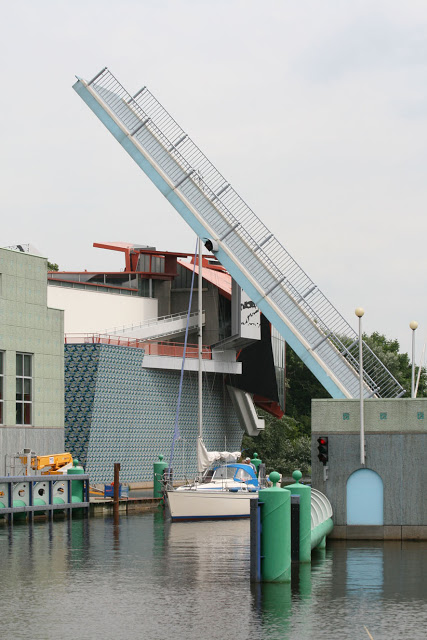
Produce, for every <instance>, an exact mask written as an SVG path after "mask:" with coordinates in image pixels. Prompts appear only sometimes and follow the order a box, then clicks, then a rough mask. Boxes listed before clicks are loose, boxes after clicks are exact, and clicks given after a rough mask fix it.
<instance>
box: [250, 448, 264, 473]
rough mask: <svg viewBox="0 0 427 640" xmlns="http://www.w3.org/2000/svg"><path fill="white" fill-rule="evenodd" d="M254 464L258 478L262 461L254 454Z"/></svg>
mask: <svg viewBox="0 0 427 640" xmlns="http://www.w3.org/2000/svg"><path fill="white" fill-rule="evenodd" d="M251 462H252V464H253V465H254V467H255V469H256V474H257V477H258V471H259V465H260V464H261V463H262V460H261V459H260V458H258V454H257V453H254V457H253V458H252V460H251Z"/></svg>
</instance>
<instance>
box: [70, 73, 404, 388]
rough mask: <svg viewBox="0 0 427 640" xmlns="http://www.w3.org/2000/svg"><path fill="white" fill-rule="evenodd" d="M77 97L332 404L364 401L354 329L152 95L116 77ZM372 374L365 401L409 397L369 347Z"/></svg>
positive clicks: (366, 356) (97, 80) (83, 88)
mask: <svg viewBox="0 0 427 640" xmlns="http://www.w3.org/2000/svg"><path fill="white" fill-rule="evenodd" d="M74 89H75V90H76V92H77V93H78V94H79V95H80V97H81V98H82V99H83V100H84V101H85V102H86V104H87V105H88V106H89V107H90V108H91V109H92V111H93V112H94V113H95V115H96V116H97V117H98V118H99V119H100V120H101V121H102V122H103V123H104V125H105V126H106V127H107V129H108V130H109V131H110V132H111V133H112V134H113V136H114V137H115V138H116V140H117V141H118V142H119V143H120V144H121V145H122V147H123V148H124V149H125V150H126V151H127V153H128V154H129V155H130V156H131V157H132V158H133V160H135V162H136V163H137V164H138V166H139V167H140V168H141V169H142V170H143V171H144V173H146V175H147V176H148V177H149V178H150V180H152V182H154V184H155V185H156V187H157V188H158V189H159V190H160V191H161V192H162V194H163V195H164V196H165V198H166V199H167V200H169V202H170V203H171V205H172V206H173V207H175V209H176V210H177V211H178V213H179V214H180V215H181V216H182V217H183V218H184V220H185V221H186V222H187V223H188V224H189V225H190V227H191V228H192V229H193V231H194V232H195V233H196V234H197V235H198V236H200V237H201V238H202V239H204V241H205V242H206V241H210V242H208V245H207V246H208V248H209V249H211V250H212V251H213V252H214V253H215V255H216V257H217V258H218V260H219V261H220V262H221V264H223V265H224V267H225V268H226V269H227V271H228V272H229V273H230V274H231V276H232V277H233V278H234V279H235V280H236V282H237V283H238V284H239V285H240V286H241V287H242V289H244V291H245V292H246V293H247V294H248V296H249V297H250V298H251V299H252V300H253V302H254V303H255V304H256V305H257V306H258V307H259V309H260V310H261V311H262V313H263V314H264V315H265V316H266V317H267V318H268V320H269V321H270V322H271V323H272V324H273V325H274V327H275V328H276V329H277V330H278V331H279V333H280V334H281V335H282V336H283V338H284V339H285V340H286V342H287V343H288V344H289V345H290V346H291V347H292V349H293V350H294V351H295V352H296V353H297V355H298V356H299V357H300V358H301V359H302V360H303V361H304V363H305V364H306V365H307V367H308V368H309V369H310V370H311V371H312V372H313V374H314V375H315V376H316V378H317V379H318V380H319V381H320V382H321V384H322V385H323V386H324V388H325V389H326V390H327V391H328V392H329V393H330V394H331V396H332V397H333V398H357V397H359V395H360V391H359V388H360V384H359V344H358V336H357V334H356V332H355V331H354V329H353V328H352V327H351V326H350V325H349V324H348V323H347V322H346V320H345V319H344V318H343V317H342V316H341V315H340V313H339V312H338V311H337V310H336V309H335V307H334V306H333V305H332V304H331V303H330V302H329V300H328V299H327V298H326V297H325V296H324V295H323V293H322V292H321V291H320V290H319V288H318V287H317V286H316V285H315V283H314V282H313V281H312V280H311V279H310V278H309V277H308V275H307V274H306V273H305V272H304V271H303V270H302V269H301V267H300V266H299V265H298V264H297V263H296V262H295V260H294V259H293V258H292V257H291V256H290V255H289V253H288V252H287V251H286V249H285V248H284V247H283V246H282V245H281V244H280V242H279V240H277V238H276V237H275V236H274V235H273V233H272V232H271V231H270V230H269V229H267V227H266V226H265V225H264V224H263V223H262V222H261V220H260V219H259V218H258V217H257V216H256V215H255V214H254V212H253V211H252V210H251V209H250V208H249V207H248V205H247V204H246V203H245V202H244V200H242V198H241V197H240V196H239V195H238V194H237V193H236V191H235V190H234V189H233V187H232V185H231V184H230V183H229V182H228V181H227V180H226V179H225V178H224V177H223V176H222V175H221V174H220V173H219V171H217V169H216V168H215V167H214V166H213V165H212V163H211V162H210V161H209V160H208V159H207V158H206V156H205V155H204V154H203V153H202V152H201V151H200V149H199V148H198V147H197V146H196V145H195V144H194V142H193V141H192V140H191V139H190V137H189V136H188V135H187V134H186V133H185V132H184V131H183V130H182V129H181V127H180V126H179V125H178V124H177V123H176V122H175V120H174V119H173V118H172V117H171V116H170V115H169V113H168V112H167V111H166V110H165V109H164V108H163V107H162V105H161V104H160V103H159V102H158V101H157V100H156V99H155V98H154V96H153V95H152V94H151V93H150V91H149V90H148V89H147V88H146V87H143V88H142V89H140V90H139V91H137V92H136V93H135V94H134V95H133V96H132V95H131V94H130V93H128V92H127V91H126V90H125V89H124V88H123V87H122V85H121V84H120V83H119V82H118V81H117V79H116V78H115V77H114V76H113V75H112V73H111V72H110V71H109V70H108V69H107V68H105V69H103V70H102V71H100V72H99V73H98V74H97V75H96V76H95V77H94V78H93V79H92V80H90V81H89V82H86V81H85V80H83V79H81V78H79V79H78V81H77V82H76V84H75V85H74ZM363 368H364V373H363V381H364V385H363V388H364V397H365V398H369V397H380V398H394V397H399V396H401V395H403V394H404V393H405V391H404V389H402V387H401V385H400V384H399V383H398V382H397V380H396V379H395V378H394V377H393V376H392V374H391V373H390V372H389V371H388V370H387V369H386V367H385V366H384V365H383V364H382V362H381V361H380V360H379V359H378V358H377V357H376V356H375V354H374V353H373V352H372V351H371V349H370V348H369V347H368V345H366V344H363Z"/></svg>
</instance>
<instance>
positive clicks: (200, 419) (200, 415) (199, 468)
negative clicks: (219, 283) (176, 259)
mask: <svg viewBox="0 0 427 640" xmlns="http://www.w3.org/2000/svg"><path fill="white" fill-rule="evenodd" d="M202 282H203V277H202V239H201V238H199V277H198V305H199V322H198V326H199V340H198V355H199V384H198V389H199V411H198V424H199V433H198V443H197V444H199V443H200V440H201V439H202V437H203V429H202V427H203V403H202V399H203V376H202V374H203V371H202V351H203V340H202V324H203V311H202ZM197 471H198V473H199V474H201V473H202V472H203V469H202V465H201V460H200V453H199V446H198V447H197Z"/></svg>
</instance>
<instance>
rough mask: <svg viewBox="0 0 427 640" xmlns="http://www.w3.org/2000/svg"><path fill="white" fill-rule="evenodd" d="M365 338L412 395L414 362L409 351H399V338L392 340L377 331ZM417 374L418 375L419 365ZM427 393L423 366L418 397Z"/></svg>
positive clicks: (408, 393)
mask: <svg viewBox="0 0 427 640" xmlns="http://www.w3.org/2000/svg"><path fill="white" fill-rule="evenodd" d="M363 339H364V341H365V342H366V344H367V345H368V346H369V347H370V348H371V349H372V351H373V352H374V353H375V355H376V356H377V357H378V358H379V359H380V360H381V362H382V363H383V364H384V365H385V366H386V367H387V369H388V370H389V371H390V373H391V374H392V375H393V376H394V377H395V378H396V380H397V381H398V382H400V384H401V385H402V387H403V388H404V389H406V394H405V395H406V397H409V396H410V395H411V379H412V364H411V361H410V358H409V356H408V354H407V353H400V352H399V349H400V345H399V342H398V340H390V339H389V338H386V337H385V336H384V335H382V334H380V333H378V332H377V331H375V332H374V333H372V334H371V335H370V336H367V335H364V336H363ZM415 375H416V376H417V375H418V367H417V368H416V374H415ZM426 395H427V375H426V370H425V368H424V367H423V368H422V369H421V375H420V384H419V387H418V393H417V397H425V396H426Z"/></svg>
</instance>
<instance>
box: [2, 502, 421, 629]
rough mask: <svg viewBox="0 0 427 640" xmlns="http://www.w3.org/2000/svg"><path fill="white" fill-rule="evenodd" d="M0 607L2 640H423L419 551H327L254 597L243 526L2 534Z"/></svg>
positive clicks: (146, 519) (127, 526) (97, 526)
mask: <svg viewBox="0 0 427 640" xmlns="http://www.w3.org/2000/svg"><path fill="white" fill-rule="evenodd" d="M0 602H1V606H0V638H2V640H9V639H10V640H12V639H13V640H15V639H20V638H26V639H30V640H39V639H40V640H51V639H52V640H58V639H59V638H61V639H68V638H72V639H73V640H80V639H83V640H86V639H88V640H92V639H98V638H99V639H110V638H111V639H113V638H114V639H116V640H121V639H126V640H128V639H129V638H135V639H140V638H141V639H144V640H166V639H169V638H171V639H173V640H180V639H182V640H193V639H194V640H195V639H197V640H200V639H202V640H203V639H205V638H206V639H209V640H216V639H221V640H228V639H230V640H234V639H235V640H286V639H291V640H294V639H295V640H305V639H323V638H324V639H326V638H327V639H328V640H334V639H337V640H338V639H339V640H343V639H351V640H358V639H359V638H361V639H364V640H369V637H370V636H371V637H372V638H374V640H393V639H394V638H396V639H397V638H399V639H400V638H404V639H405V640H406V639H407V640H417V639H418V638H419V639H420V640H421V639H423V640H425V639H426V638H427V544H426V543H423V542H419V543H416V542H405V543H401V542H387V543H382V542H378V543H376V542H364V543H360V542H350V541H348V542H341V541H330V542H329V543H328V547H327V549H326V550H324V551H316V552H315V553H314V555H313V562H312V565H311V567H310V566H295V567H294V570H293V576H292V584H283V585H282V584H263V585H254V584H251V583H250V580H249V522H248V521H232V522H202V523H174V524H171V523H170V522H168V521H166V520H164V517H163V512H162V511H160V510H159V511H158V512H156V513H146V514H141V515H132V516H128V517H122V518H121V519H120V523H119V524H118V525H115V524H114V523H113V520H112V519H110V518H105V519H103V518H99V519H98V518H91V519H89V520H84V519H79V520H77V519H74V520H73V521H72V522H67V521H66V520H65V521H64V520H59V521H55V522H53V523H52V524H49V523H48V522H39V523H36V524H35V525H34V526H33V527H30V526H28V525H25V524H21V525H15V526H14V527H13V530H9V528H8V527H7V526H1V527H0Z"/></svg>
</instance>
